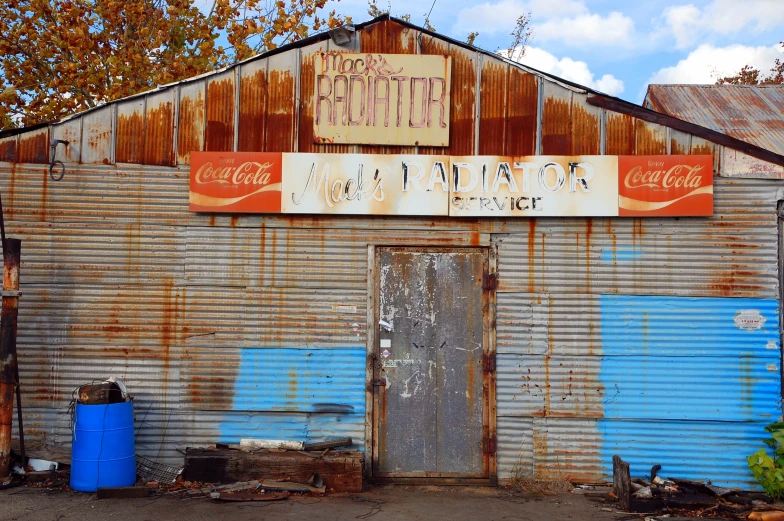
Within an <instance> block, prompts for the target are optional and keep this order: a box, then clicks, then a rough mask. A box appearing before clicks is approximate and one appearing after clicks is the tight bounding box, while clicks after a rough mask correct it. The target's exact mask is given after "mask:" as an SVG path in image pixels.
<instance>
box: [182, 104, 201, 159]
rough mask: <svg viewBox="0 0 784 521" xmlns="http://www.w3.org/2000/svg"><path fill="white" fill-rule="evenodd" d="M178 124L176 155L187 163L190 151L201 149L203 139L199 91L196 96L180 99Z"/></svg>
mask: <svg viewBox="0 0 784 521" xmlns="http://www.w3.org/2000/svg"><path fill="white" fill-rule="evenodd" d="M179 119H180V121H179V126H178V130H177V155H178V156H179V157H180V160H181V161H182V162H183V163H185V164H189V163H190V160H191V152H195V151H201V150H202V141H203V139H204V97H203V96H202V93H201V91H199V93H198V95H197V96H196V98H195V99H194V98H191V97H188V96H185V97H183V98H182V99H181V100H180V114H179Z"/></svg>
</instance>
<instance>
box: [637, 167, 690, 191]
mask: <svg viewBox="0 0 784 521" xmlns="http://www.w3.org/2000/svg"><path fill="white" fill-rule="evenodd" d="M663 166H664V163H656V164H655V165H654V166H653V168H651V169H650V170H643V167H642V166H640V165H637V166H635V167H634V168H632V169H631V170H629V173H627V174H626V177H625V178H624V180H623V184H624V186H625V187H626V188H642V187H648V188H653V189H658V190H670V189H673V188H699V187H700V186H702V182H703V179H702V174H700V171H701V170H702V169H703V166H702V165H695V166H691V165H675V166H672V167H670V168H669V169H664V168H663Z"/></svg>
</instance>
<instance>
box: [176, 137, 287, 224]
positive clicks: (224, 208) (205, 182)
mask: <svg viewBox="0 0 784 521" xmlns="http://www.w3.org/2000/svg"><path fill="white" fill-rule="evenodd" d="M282 158H283V155H282V154H280V153H275V152H272V153H267V152H192V153H191V185H190V206H189V208H190V210H191V211H194V212H252V213H280V194H281V175H282V174H281V163H282Z"/></svg>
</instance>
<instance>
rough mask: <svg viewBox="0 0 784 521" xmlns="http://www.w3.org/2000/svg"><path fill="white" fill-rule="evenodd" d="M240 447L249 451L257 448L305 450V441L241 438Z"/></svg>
mask: <svg viewBox="0 0 784 521" xmlns="http://www.w3.org/2000/svg"><path fill="white" fill-rule="evenodd" d="M240 449H241V450H249V451H252V450H258V449H285V450H305V442H302V441H285V440H255V439H247V438H243V439H241V440H240Z"/></svg>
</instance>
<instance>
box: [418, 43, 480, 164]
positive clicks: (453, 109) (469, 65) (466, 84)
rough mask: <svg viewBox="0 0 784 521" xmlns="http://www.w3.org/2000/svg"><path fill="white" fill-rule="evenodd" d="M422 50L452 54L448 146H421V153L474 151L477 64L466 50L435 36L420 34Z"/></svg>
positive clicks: (456, 153)
mask: <svg viewBox="0 0 784 521" xmlns="http://www.w3.org/2000/svg"><path fill="white" fill-rule="evenodd" d="M421 54H431V55H432V54H439V55H449V56H451V57H452V85H451V88H450V97H451V98H450V99H451V100H450V104H449V117H450V120H451V121H450V124H449V146H448V147H420V148H419V153H420V154H452V155H472V154H474V132H475V129H476V128H475V117H476V116H475V114H476V110H475V107H476V95H475V92H474V91H475V90H476V67H475V65H474V60H473V59H472V58H471V57H470V55H469V53H467V51H464V50H462V49H461V48H459V47H457V46H453V47H449V48H448V47H447V46H446V45H445V44H444V43H443V42H440V41H438V40H436V39H435V38H429V37H426V38H422V50H421Z"/></svg>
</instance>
